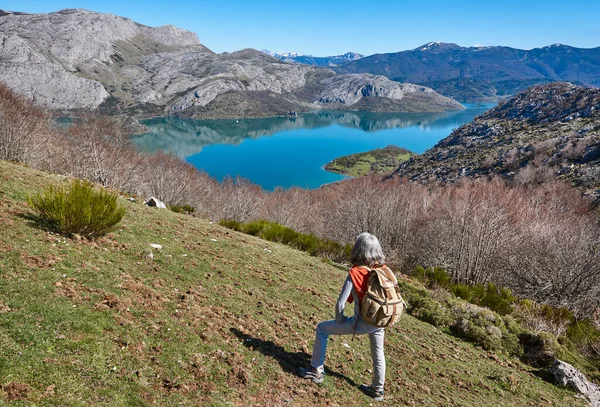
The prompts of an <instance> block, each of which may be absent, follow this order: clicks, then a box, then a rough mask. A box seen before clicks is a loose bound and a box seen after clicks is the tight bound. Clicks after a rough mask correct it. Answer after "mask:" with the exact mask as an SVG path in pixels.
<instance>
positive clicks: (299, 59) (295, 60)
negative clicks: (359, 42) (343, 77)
mask: <svg viewBox="0 0 600 407" xmlns="http://www.w3.org/2000/svg"><path fill="white" fill-rule="evenodd" d="M261 52H264V53H265V54H267V55H270V56H272V57H274V58H277V59H279V60H281V61H285V62H289V63H291V64H305V65H314V66H336V65H341V64H345V63H347V62H352V61H356V60H359V59H361V58H364V55H362V54H358V53H356V52H346V53H345V54H343V55H335V56H330V57H315V56H312V55H304V54H298V53H296V52H283V53H277V52H272V51H268V50H266V49H263V50H261Z"/></svg>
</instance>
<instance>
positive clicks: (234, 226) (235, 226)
mask: <svg viewBox="0 0 600 407" xmlns="http://www.w3.org/2000/svg"><path fill="white" fill-rule="evenodd" d="M219 225H221V226H223V227H226V228H227V229H231V230H235V231H236V232H241V231H242V224H241V223H240V222H238V221H237V220H233V219H222V220H220V221H219Z"/></svg>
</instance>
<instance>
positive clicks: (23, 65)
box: [0, 9, 462, 117]
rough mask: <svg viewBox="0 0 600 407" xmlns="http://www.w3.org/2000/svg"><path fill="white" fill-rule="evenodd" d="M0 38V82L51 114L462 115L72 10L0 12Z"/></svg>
mask: <svg viewBox="0 0 600 407" xmlns="http://www.w3.org/2000/svg"><path fill="white" fill-rule="evenodd" d="M0 39H1V40H2V41H0V81H3V82H5V83H6V84H7V85H8V86H9V87H10V88H12V89H13V90H15V91H17V92H18V93H20V94H22V95H25V96H27V97H29V98H31V99H33V100H35V101H36V102H37V103H39V104H40V105H43V106H46V107H49V108H53V109H63V110H73V109H84V110H91V109H96V108H98V109H100V110H101V111H103V112H104V113H109V114H115V113H125V114H129V115H133V116H140V117H142V116H145V115H168V114H176V115H181V116H185V117H188V116H194V117H242V116H253V117H256V116H272V115H280V114H281V115H285V114H286V112H288V111H291V110H293V111H307V110H312V109H319V108H321V107H322V105H324V103H319V102H316V101H317V100H318V99H323V98H325V99H326V98H328V97H329V96H328V95H337V96H331V97H338V98H339V97H340V95H348V96H345V99H348V100H350V96H349V95H351V94H354V93H356V92H358V93H357V94H356V95H355V96H353V97H352V98H351V99H352V100H353V101H354V102H355V103H352V104H351V105H350V104H347V103H343V104H341V106H339V107H341V108H347V107H349V106H352V107H353V108H360V109H361V110H389V111H444V110H451V109H460V108H462V106H461V105H459V104H457V103H456V102H453V101H452V100H449V99H445V98H443V97H442V96H440V95H438V94H436V93H435V92H433V91H431V90H430V89H428V88H423V87H415V89H416V90H415V91H412V90H410V89H412V88H411V86H412V85H398V84H396V83H395V82H392V81H389V80H385V81H383V78H367V76H364V75H359V76H356V77H355V76H354V75H344V76H343V78H339V79H338V78H336V74H335V72H333V71H331V70H330V69H326V68H317V67H312V66H308V65H297V64H296V65H295V64H289V63H285V62H282V61H279V60H277V59H276V58H273V57H270V56H268V55H265V54H263V53H261V52H259V51H256V50H242V51H238V52H234V53H223V54H220V55H217V54H215V53H213V52H212V51H210V50H209V49H208V48H206V47H205V46H203V45H202V44H201V43H200V41H199V40H198V37H197V36H196V35H195V34H194V33H191V32H189V31H185V30H182V29H179V28H177V27H174V26H170V25H169V26H163V27H156V28H152V27H146V26H143V25H141V24H138V23H135V22H134V21H132V20H129V19H127V18H123V17H118V16H114V15H111V14H101V13H95V12H91V11H87V10H81V9H67V10H61V11H58V12H55V13H49V14H26V13H11V12H6V11H0ZM332 78H333V79H335V80H332ZM366 78H367V79H366ZM320 95H322V96H320ZM415 95H419V97H411V96H415ZM363 96H365V97H363ZM400 100H402V101H403V102H402V103H399V101H400ZM357 101H358V102H360V103H356V102H357Z"/></svg>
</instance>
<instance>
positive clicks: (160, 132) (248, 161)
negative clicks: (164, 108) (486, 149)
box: [133, 104, 494, 190]
mask: <svg viewBox="0 0 600 407" xmlns="http://www.w3.org/2000/svg"><path fill="white" fill-rule="evenodd" d="M493 106H494V105H492V104H478V105H466V107H467V109H466V110H461V111H454V112H445V113H393V114H392V113H370V112H337V111H320V112H316V113H306V114H301V115H299V117H297V118H284V117H274V118H268V119H245V120H191V119H180V118H176V117H161V118H155V119H151V120H146V121H143V122H142V123H143V124H144V125H145V126H146V127H148V129H149V132H148V133H146V134H143V135H140V136H137V137H135V138H134V140H133V141H134V143H135V145H136V146H137V147H138V148H139V149H140V150H144V151H147V152H151V153H153V152H157V151H165V152H171V153H173V154H175V155H177V156H179V157H181V158H184V159H185V160H187V161H188V162H189V163H191V164H192V165H194V166H195V167H197V168H198V169H201V170H203V171H205V172H206V173H208V174H209V175H210V176H212V177H213V178H216V179H218V180H222V179H223V178H224V177H227V176H232V177H235V176H241V177H243V178H246V179H249V180H250V181H252V182H253V183H255V184H258V185H261V186H262V187H263V188H265V189H267V190H273V189H275V188H277V187H282V188H289V187H292V186H298V187H302V188H308V189H313V188H318V187H319V186H321V185H323V184H327V183H330V182H334V181H339V180H341V179H344V178H345V176H343V175H340V174H335V173H331V172H328V171H325V170H324V169H323V167H324V166H325V165H326V164H327V163H328V162H330V161H331V160H333V159H334V158H337V157H341V156H344V155H348V154H354V153H360V152H364V151H369V150H373V149H376V148H383V147H386V146H389V145H396V146H399V147H404V148H407V149H409V150H411V151H413V152H415V153H422V152H424V151H425V150H427V149H429V148H431V147H433V145H435V143H437V142H438V141H439V140H441V139H443V138H444V137H446V136H448V135H449V134H450V133H451V132H452V130H454V129H456V128H457V127H459V126H461V125H463V124H465V123H468V122H470V121H471V120H473V118H475V117H476V116H478V115H480V114H482V113H484V112H485V111H487V110H488V109H490V108H491V107H493Z"/></svg>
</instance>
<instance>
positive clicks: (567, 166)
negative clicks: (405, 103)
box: [396, 82, 600, 199]
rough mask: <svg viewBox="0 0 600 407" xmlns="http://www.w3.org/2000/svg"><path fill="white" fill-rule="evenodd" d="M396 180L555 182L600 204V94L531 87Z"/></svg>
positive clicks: (409, 165)
mask: <svg viewBox="0 0 600 407" xmlns="http://www.w3.org/2000/svg"><path fill="white" fill-rule="evenodd" d="M396 175H398V176H402V177H407V178H409V179H411V180H413V181H421V182H432V181H434V182H436V181H437V182H454V181H457V180H458V179H460V178H462V177H471V178H478V177H489V176H493V175H500V176H502V177H506V178H510V179H514V180H516V181H518V182H523V183H538V182H543V181H545V180H549V179H554V178H555V177H556V178H559V179H564V180H567V181H569V182H571V183H572V184H573V185H575V186H578V187H580V188H581V189H582V190H583V191H585V193H587V194H589V195H591V196H594V197H595V198H597V199H600V89H598V88H589V87H583V86H575V85H573V84H570V83H564V82H556V83H552V84H546V85H538V86H535V87H532V88H530V89H528V90H526V91H524V92H522V93H520V94H518V95H517V96H515V97H514V98H512V99H510V100H508V101H506V102H504V103H501V104H499V105H498V106H497V107H495V108H493V109H491V110H490V111H488V112H486V113H485V114H483V115H481V116H479V117H477V118H476V119H475V120H474V121H472V122H471V123H468V124H465V125H464V126H462V127H460V128H458V129H457V130H455V131H454V132H452V134H450V135H449V136H448V137H446V138H445V139H443V140H442V141H440V142H439V143H437V144H436V145H435V146H434V147H433V148H431V149H430V150H428V151H426V152H425V153H424V154H422V155H419V156H415V157H412V158H411V159H410V160H408V161H407V162H405V163H403V164H401V165H400V167H399V169H398V170H397V171H396Z"/></svg>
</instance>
